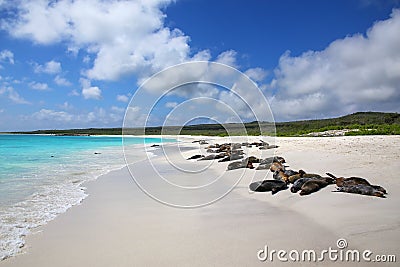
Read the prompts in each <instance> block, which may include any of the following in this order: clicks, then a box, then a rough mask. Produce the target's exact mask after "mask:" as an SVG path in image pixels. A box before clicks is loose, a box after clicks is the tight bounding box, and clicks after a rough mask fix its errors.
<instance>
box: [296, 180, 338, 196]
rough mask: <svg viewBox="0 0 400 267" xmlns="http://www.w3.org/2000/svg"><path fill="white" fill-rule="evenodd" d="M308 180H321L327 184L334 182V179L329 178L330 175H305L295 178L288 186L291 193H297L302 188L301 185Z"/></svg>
mask: <svg viewBox="0 0 400 267" xmlns="http://www.w3.org/2000/svg"><path fill="white" fill-rule="evenodd" d="M310 180H321V181H325V182H326V183H328V184H333V183H334V179H332V178H330V177H318V176H315V177H305V178H300V179H297V180H296V181H295V182H294V183H293V186H292V187H291V188H290V191H291V192H292V193H297V192H298V191H299V190H300V189H302V186H303V185H304V184H305V183H306V182H307V181H310Z"/></svg>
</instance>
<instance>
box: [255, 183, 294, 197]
mask: <svg viewBox="0 0 400 267" xmlns="http://www.w3.org/2000/svg"><path fill="white" fill-rule="evenodd" d="M249 188H250V190H251V191H255V192H267V191H271V193H272V194H273V195H274V194H276V193H278V192H279V191H281V190H285V189H287V188H288V187H287V185H286V183H285V182H282V181H277V180H264V181H258V182H254V183H251V184H250V185H249Z"/></svg>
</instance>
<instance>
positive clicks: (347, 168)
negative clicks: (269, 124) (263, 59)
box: [0, 136, 400, 266]
mask: <svg viewBox="0 0 400 267" xmlns="http://www.w3.org/2000/svg"><path fill="white" fill-rule="evenodd" d="M158 137H159V136H158ZM203 138H204V139H205V138H206V137H198V136H191V137H188V139H186V142H183V143H180V146H183V147H186V148H187V147H189V148H190V147H191V148H193V147H195V146H194V145H193V144H191V143H189V142H191V141H192V140H196V139H203ZM208 138H209V140H215V142H221V141H222V140H224V139H223V138H219V137H217V138H216V137H207V139H208ZM250 138H257V139H259V137H250ZM329 138H330V137H323V138H316V137H313V138H311V139H304V138H303V137H301V138H296V137H294V138H287V137H285V138H283V137H278V138H275V140H277V144H278V145H280V147H279V148H278V149H277V153H276V154H277V155H280V156H283V157H285V158H286V161H287V163H288V165H290V168H291V169H298V168H305V169H306V170H307V171H309V172H320V173H321V174H323V172H322V171H323V170H325V171H330V172H333V173H334V174H337V175H345V176H351V175H354V176H356V175H360V176H361V177H366V178H367V179H369V180H371V182H376V183H380V184H382V185H383V186H384V187H387V189H388V190H389V195H388V198H387V199H377V198H372V197H368V196H359V195H351V194H340V193H331V192H330V191H331V189H333V188H331V189H328V188H325V189H323V190H321V192H317V193H315V194H313V195H310V196H307V197H299V196H298V195H294V194H291V193H290V192H289V191H288V190H286V191H283V192H280V193H278V194H276V195H274V196H271V195H270V194H268V193H254V194H249V192H248V189H247V185H248V183H249V179H251V178H252V177H251V175H247V176H246V175H245V176H244V179H243V180H240V182H239V184H238V186H236V187H235V188H234V189H233V191H232V192H230V194H228V195H227V196H226V197H225V198H223V199H221V200H220V201H217V202H216V203H214V204H212V205H210V206H206V207H203V208H200V209H189V210H181V209H176V208H171V207H166V206H163V205H160V204H159V203H157V202H155V201H154V200H152V199H150V198H149V197H148V196H146V195H144V194H143V193H142V192H141V191H140V190H139V189H138V188H137V186H136V185H135V184H134V183H133V182H132V181H131V180H130V179H129V173H128V172H127V170H126V167H122V168H121V169H119V170H114V171H111V172H109V173H108V174H106V175H102V176H100V177H98V178H97V179H96V180H94V181H91V182H89V183H87V182H86V183H85V184H84V186H85V187H87V192H88V194H89V196H88V197H87V198H86V199H85V200H84V201H83V202H82V203H81V204H79V205H76V206H74V207H72V208H70V209H69V210H68V211H67V212H66V213H63V214H61V215H60V216H58V217H57V218H56V219H55V220H53V221H51V222H50V223H48V224H46V225H44V226H42V227H40V231H43V232H40V233H38V234H35V235H30V236H28V237H27V248H26V249H25V253H24V254H21V255H17V256H16V257H12V258H10V259H6V260H5V261H2V262H0V265H2V264H4V266H24V265H26V264H30V265H31V266H51V264H53V266H54V265H60V266H64V265H65V266H70V265H71V264H72V263H75V264H78V265H79V263H84V262H86V263H87V264H86V265H90V264H94V263H95V262H96V265H97V261H96V256H95V255H97V256H98V257H99V259H98V260H99V264H98V265H97V266H107V265H106V263H108V264H111V263H112V262H114V264H117V265H122V266H125V265H126V266H128V265H129V263H132V262H134V263H139V264H142V265H145V264H147V263H155V260H156V259H152V258H151V255H149V253H150V251H151V246H150V245H152V246H155V247H156V248H160V246H161V245H166V243H165V240H164V241H163V240H160V239H159V238H158V237H161V239H162V237H165V238H166V240H167V241H169V242H172V243H173V244H175V242H176V240H181V241H182V242H183V243H184V244H186V245H188V246H189V247H182V246H180V245H178V244H175V245H174V246H172V247H173V248H168V249H166V251H167V252H168V253H170V254H171V255H167V254H166V253H164V252H160V253H161V255H160V258H161V259H165V260H166V262H167V264H166V265H167V266H177V265H180V264H183V263H184V260H189V258H188V256H187V255H181V254H182V253H179V251H186V252H187V253H188V255H193V254H191V253H194V251H195V250H200V251H201V252H204V253H205V254H208V255H201V257H200V258H201V260H202V262H203V263H207V264H208V265H210V264H212V263H215V262H216V263H217V265H218V264H228V263H230V264H231V265H232V264H233V265H235V264H237V265H236V266H243V264H246V262H248V261H250V262H252V263H253V264H255V265H257V264H260V262H258V261H257V258H256V256H255V253H256V252H257V250H258V249H260V248H261V247H262V246H263V243H266V242H268V243H270V244H271V245H273V246H274V247H275V248H277V247H279V246H283V247H289V248H290V247H292V248H323V247H326V246H328V245H334V244H335V242H336V240H337V239H338V238H346V237H347V238H348V241H349V245H350V246H351V247H357V248H365V247H366V245H367V247H368V246H369V248H370V249H374V250H375V251H377V252H381V253H383V252H385V251H386V253H394V254H397V256H399V255H400V254H399V249H398V248H397V246H395V244H397V243H398V241H399V240H400V232H399V229H400V226H399V225H400V216H399V215H398V214H397V212H396V207H397V205H398V204H400V198H399V197H397V196H399V195H400V188H399V185H398V183H396V181H395V179H396V175H395V174H396V173H398V171H400V169H399V166H397V164H396V162H398V160H399V159H400V155H399V153H398V151H399V150H398V148H399V144H400V138H399V137H398V136H397V137H396V136H395V137H385V136H375V137H374V136H372V137H371V136H368V137H359V136H356V137H353V136H352V137H340V138H336V137H332V138H333V139H332V140H329ZM305 140H307V141H305ZM372 141H374V142H375V144H374V143H372V144H373V146H371V142H372ZM312 146H314V147H312ZM366 146H367V147H366ZM351 148H353V151H352V150H351ZM194 149H195V150H196V148H194ZM299 149H300V152H299ZM332 149H336V151H334V150H333V151H332ZM374 149H375V150H374ZM390 149H392V150H393V151H391V150H390ZM195 150H186V151H183V152H182V153H183V154H184V156H187V155H190V154H193V153H194V151H195ZM368 151H369V153H370V154H369V155H368V153H367V152H368ZM390 152H393V153H394V154H392V155H391V154H390ZM396 153H397V154H396ZM316 155H318V156H319V157H320V158H319V159H318V164H311V163H310V160H316V158H315V156H316ZM372 156H374V157H376V158H377V160H378V161H379V160H382V159H383V160H385V163H386V165H388V167H389V170H388V171H387V172H388V175H386V177H383V178H381V179H378V177H380V176H379V175H380V173H381V170H379V169H377V168H374V166H375V164H374V163H376V162H373V161H372V163H370V162H371V158H369V157H372ZM385 156H386V158H385ZM157 158H158V160H157ZM161 158H162V157H156V158H155V161H156V162H157V164H161V165H162V164H163V162H162V160H160V159H161ZM350 159H351V161H349V160H350ZM388 159H389V160H391V161H388ZM145 161H146V160H145ZM135 164H139V163H135ZM141 164H142V165H143V164H144V163H141ZM193 164H196V162H193ZM352 164H353V165H352ZM378 164H380V163H378ZM358 165H360V166H358ZM225 168H226V164H225V163H219V164H217V165H213V166H211V170H212V171H220V172H221V171H224V169H225ZM142 172H143V171H142ZM144 174H145V175H146V171H144ZM147 175H150V173H148V172H147ZM260 175H261V173H260V172H259V173H257V175H256V177H255V178H256V179H258V178H260ZM269 175H270V174H269ZM261 176H262V175H261ZM110 188H111V189H115V191H110ZM128 189H129V190H128ZM118 192H119V193H120V195H119V193H118ZM132 192H134V193H135V194H136V195H135V196H132ZM177 199H178V198H177ZM107 201H110V202H113V204H114V205H113V206H112V207H111V206H110V204H109V203H107ZM136 202H137V203H136ZM249 203H251V204H249ZM350 204H351V205H350ZM311 207H312V208H311ZM310 208H311V209H310ZM371 208H372V210H371ZM113 209H115V210H113ZM129 210H132V213H134V214H130V212H129ZM152 212H155V213H156V214H160V216H161V218H160V219H161V229H158V228H157V227H156V226H157V223H156V221H155V219H157V216H156V215H155V214H153V213H152ZM269 213H272V214H275V215H274V217H272V218H270V216H269V215H270V214H269ZM211 214H213V215H214V216H215V217H209V215H211ZM238 214H241V215H243V216H244V217H245V218H240V217H237V215H238ZM268 214H269V215H268ZM135 215H136V216H135ZM90 216H94V217H93V218H98V219H100V218H101V219H100V220H94V219H93V218H90ZM105 216H107V217H105ZM113 216H114V217H117V218H118V217H119V218H124V219H125V220H127V221H126V222H125V221H118V220H116V219H115V218H111V217H113ZM226 216H227V217H228V218H229V220H226V218H224V217H226ZM108 217H110V218H108ZM138 217H139V218H138ZM186 217H188V218H186ZM210 218H214V219H211V220H210V222H208V220H209V219H210ZM162 219H164V220H165V221H164V222H165V223H166V224H167V225H168V226H169V227H170V228H168V227H167V228H164V227H162V225H163V223H162V222H163V220H162ZM76 222H79V224H76ZM128 222H129V223H128ZM172 222H174V223H172ZM175 222H181V223H184V224H183V225H182V224H180V225H175ZM199 222H201V223H199ZM266 222H269V223H270V224H267V225H268V227H267V229H265V225H266V224H265V223H266ZM294 222H296V224H295V225H296V226H301V229H302V231H304V233H300V232H297V231H294V232H293V230H294V229H292V226H291V225H292V224H293V223H294ZM96 223H97V224H99V225H98V226H95V225H93V224H96ZM243 223H244V225H246V224H249V225H250V226H253V227H249V226H243ZM231 224H232V225H235V226H239V225H242V227H244V228H245V229H246V231H238V232H237V230H236V233H230V232H229V231H227V229H228V230H230V231H233V232H234V231H235V230H234V229H241V228H232V227H233V226H232V225H231ZM107 225H108V226H112V229H115V231H114V230H113V231H114V232H113V234H114V235H115V236H113V234H111V233H106V232H104V231H105V228H104V227H106V226H107ZM129 225H136V227H138V228H139V229H140V231H139V230H137V229H136V230H135V229H130V226H129ZM263 225H264V226H263ZM222 226H223V227H224V228H221V227H222ZM90 227H93V228H94V229H93V230H90ZM154 227H156V228H154ZM225 228H227V229H225ZM268 228H270V229H268ZM371 228H372V229H371ZM61 229H66V230H65V232H63V231H64V230H61ZM128 229H130V230H129V231H128ZM157 229H158V230H157ZM271 229H273V231H272V230H271ZM279 229H285V231H284V232H289V233H291V234H292V235H293V234H294V233H295V238H294V237H293V236H288V237H283V236H282V235H281V234H279V233H281V231H282V230H279ZM291 229H292V230H291ZM85 231H90V232H91V234H93V235H96V236H97V239H98V240H99V241H100V242H102V243H103V242H107V243H110V244H104V246H105V247H107V248H109V249H111V247H112V246H116V247H118V249H122V252H118V251H111V252H107V253H110V256H107V255H98V253H99V252H98V251H96V249H95V247H96V245H95V244H96V242H91V241H90V240H85V239H83V237H82V236H85ZM131 232H132V233H131ZM221 232H222V233H223V234H222V235H221ZM314 232H315V233H314ZM182 233H186V234H189V235H191V234H194V233H201V235H200V237H196V238H194V237H193V238H183V239H182V236H180V234H182ZM145 234H147V235H148V236H146V238H145ZM68 235H71V236H68ZM125 235H126V236H125ZM202 235H204V236H203V237H201V236H202ZM246 235H249V239H247V238H246ZM157 236H158V237H157ZM318 236H324V238H323V239H324V240H321V238H319V237H318ZM117 237H119V238H120V239H118V238H117ZM139 237H142V238H143V240H142V241H143V242H144V243H145V244H144V248H143V249H142V248H141V247H140V246H142V245H139V243H138V241H132V239H135V238H136V239H138V238H139ZM250 237H251V238H250ZM328 237H330V238H328ZM349 237H350V238H349ZM215 238H216V240H217V242H216V244H220V245H221V244H223V245H224V246H228V247H227V248H224V249H222V250H221V252H220V253H221V255H225V256H227V255H228V254H229V253H228V251H227V250H229V249H232V248H234V251H236V250H237V253H238V254H239V255H235V256H232V255H231V256H232V257H234V259H235V260H232V259H231V260H229V259H227V258H219V257H218V256H217V255H215V254H214V253H213V249H211V248H208V247H207V246H206V244H207V245H211V244H209V241H208V240H214V239H215ZM224 238H226V239H227V240H224ZM335 238H336V239H335ZM376 238H380V239H382V238H383V239H385V242H386V243H385V244H377V243H376V242H374V240H376ZM97 239H96V240H97ZM139 239H140V238H139ZM328 239H329V240H328ZM129 240H131V241H132V243H133V246H130V245H129V244H130V243H129ZM238 240H241V241H242V242H244V244H247V246H248V247H247V248H246V247H245V246H243V245H241V244H239V243H236V242H237V241H238ZM262 240H264V241H263V242H261V241H262ZM227 241H231V242H227ZM79 242H83V243H85V246H83V245H82V246H81V245H79V244H77V243H79ZM119 242H121V243H122V244H125V245H126V246H127V247H130V248H131V249H132V250H134V251H140V253H142V254H140V253H139V254H138V255H140V256H138V258H137V259H136V258H132V257H131V256H129V250H128V249H127V248H125V249H124V248H121V246H120V245H117V244H119ZM188 242H194V243H196V244H197V245H198V246H193V245H192V246H190V245H189V243H188ZM232 242H233V243H232ZM288 242H290V243H288ZM229 243H232V246H229ZM66 244H69V245H73V244H76V245H78V247H80V249H84V251H81V252H79V251H78V250H75V249H73V248H69V247H68V246H66ZM289 244H292V245H289ZM288 245H289V246H288ZM90 246H94V248H93V247H92V248H90ZM145 248H147V249H149V251H146V249H145ZM49 249H50V251H54V253H55V254H54V255H55V256H49V255H48V257H44V254H46V253H44V251H46V250H49ZM63 250H66V251H63ZM114 250H116V249H114ZM382 250H385V251H382ZM104 252H105V251H104ZM65 253H67V254H68V255H74V258H75V259H71V258H69V257H68V259H64V260H66V262H61V259H63V257H65ZM125 253H127V254H125ZM63 255H64V256H63ZM172 256H175V257H178V258H173V257H172ZM179 257H180V259H179ZM249 257H252V258H249ZM78 259H79V260H80V261H77V260H78ZM240 263H242V265H240ZM62 264H64V265H62ZM175 264H177V265H175ZM261 264H263V263H262V262H261ZM264 264H265V263H264ZM83 265H85V264H80V266H83ZM194 265H196V264H194ZM328 265H329V263H328ZM354 265H355V266H357V265H356V264H355V263H353V264H352V265H351V266H354ZM380 265H382V266H385V265H384V264H380ZM198 266H204V264H203V265H198ZM388 266H389V265H388ZM392 266H394V265H392Z"/></svg>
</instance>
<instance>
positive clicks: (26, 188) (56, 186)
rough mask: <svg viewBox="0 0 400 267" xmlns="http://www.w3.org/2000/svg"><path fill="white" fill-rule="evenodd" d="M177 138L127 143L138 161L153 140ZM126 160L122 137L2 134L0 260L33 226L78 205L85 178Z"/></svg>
mask: <svg viewBox="0 0 400 267" xmlns="http://www.w3.org/2000/svg"><path fill="white" fill-rule="evenodd" d="M175 141H176V140H173V139H165V138H164V139H161V138H140V137H128V138H124V147H125V151H126V153H129V154H130V156H129V160H130V161H132V159H133V161H139V160H142V159H145V158H146V154H147V155H149V153H151V152H148V151H150V150H151V148H150V149H149V148H148V147H149V146H150V145H151V144H159V143H162V142H164V143H165V142H175ZM145 146H146V149H145ZM126 148H129V149H126ZM130 163H131V162H130ZM125 165H126V163H125V160H124V156H123V147H122V138H121V137H110V136H50V135H0V260H3V259H5V258H8V257H10V256H13V255H15V254H17V253H18V252H20V251H21V249H22V247H23V246H24V245H25V240H24V237H25V236H26V235H27V234H28V233H29V232H31V231H32V230H33V229H35V228H36V227H38V226H41V225H43V224H45V223H47V222H49V221H50V220H52V219H54V218H55V217H56V216H57V215H58V214H60V213H63V212H65V211H66V210H67V209H68V208H70V207H72V206H74V205H76V204H79V203H80V202H81V201H82V200H83V199H84V198H85V197H86V196H87V194H86V192H85V188H84V182H87V181H90V180H94V179H96V178H97V177H99V176H100V175H103V174H106V173H107V172H109V171H111V170H115V169H119V168H122V167H123V166H125Z"/></svg>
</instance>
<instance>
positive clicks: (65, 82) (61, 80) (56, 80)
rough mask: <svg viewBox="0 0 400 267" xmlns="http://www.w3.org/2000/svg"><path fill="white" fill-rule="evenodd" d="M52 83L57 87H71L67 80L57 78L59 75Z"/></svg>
mask: <svg viewBox="0 0 400 267" xmlns="http://www.w3.org/2000/svg"><path fill="white" fill-rule="evenodd" d="M54 82H55V83H56V84H57V85H60V86H71V85H72V83H71V82H70V81H68V80H67V79H65V78H63V77H61V76H59V75H57V76H56V77H55V78H54Z"/></svg>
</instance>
